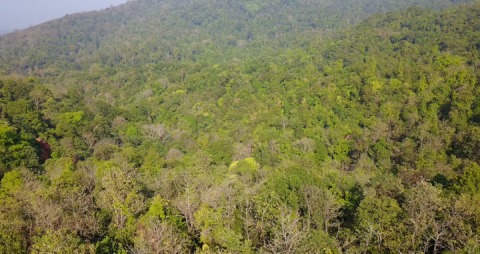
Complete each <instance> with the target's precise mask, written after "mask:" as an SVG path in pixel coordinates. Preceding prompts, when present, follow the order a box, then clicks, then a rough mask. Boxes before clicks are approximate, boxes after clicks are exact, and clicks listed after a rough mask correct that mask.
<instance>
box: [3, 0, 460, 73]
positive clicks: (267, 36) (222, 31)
mask: <svg viewBox="0 0 480 254" xmlns="http://www.w3.org/2000/svg"><path fill="white" fill-rule="evenodd" d="M460 2H462V1H455V3H460ZM463 2H468V0H463ZM452 3H454V2H453V1H452V2H450V1H448V0H442V1H430V0H422V1H413V0H411V1H393V0H381V1H367V0H361V1H353V0H346V1H329V0H313V1H312V0H282V1H280V0H277V1H263V0H259V1H247V0H242V1H233V0H228V1H188V0H181V1H170V0H168V1H158V0H139V1H130V2H128V3H126V4H124V5H121V6H119V7H115V8H110V9H107V10H103V11H98V12H90V13H83V14H75V15H69V16H66V17H64V18H62V19H59V20H55V21H52V22H49V23H46V24H43V25H40V26H36V27H33V28H29V29H26V30H24V31H20V32H17V33H13V34H10V35H8V36H3V37H1V38H0V67H1V70H2V71H3V72H4V73H11V72H17V73H23V74H27V73H30V74H35V73H36V74H38V75H58V71H59V70H79V69H87V68H89V67H90V66H91V65H92V64H93V63H98V64H100V65H101V66H106V65H110V66H112V65H130V64H135V65H138V64H146V63H157V62H158V61H171V60H182V59H185V58H188V59H189V60H192V59H197V58H201V57H202V56H203V55H205V52H206V51H213V53H217V54H218V56H220V55H221V54H223V53H222V52H223V51H224V50H228V49H229V48H231V47H241V48H243V47H249V46H252V47H259V46H260V45H259V44H261V45H262V46H261V47H266V46H267V47H268V46H274V45H279V46H281V45H285V44H290V42H289V41H290V40H291V38H295V37H298V35H299V34H302V33H320V32H325V31H331V30H332V29H336V28H340V27H345V26H346V25H352V24H356V23H358V22H359V21H361V20H363V19H364V18H366V17H368V16H369V15H371V14H374V13H379V12H385V11H391V10H398V9H403V8H407V7H408V6H412V5H419V6H425V7H434V8H441V7H445V6H448V5H450V4H452ZM207 54H211V53H210V52H208V53H207Z"/></svg>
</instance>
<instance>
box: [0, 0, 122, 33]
mask: <svg viewBox="0 0 480 254" xmlns="http://www.w3.org/2000/svg"><path fill="white" fill-rule="evenodd" d="M125 2H127V0H0V33H3V32H6V31H13V30H15V29H23V28H27V27H29V26H32V25H36V24H40V23H43V22H46V21H48V20H51V19H55V18H60V17H63V16H65V14H71V13H77V12H82V11H90V10H99V9H104V8H107V7H109V6H111V5H119V4H121V3H125Z"/></svg>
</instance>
